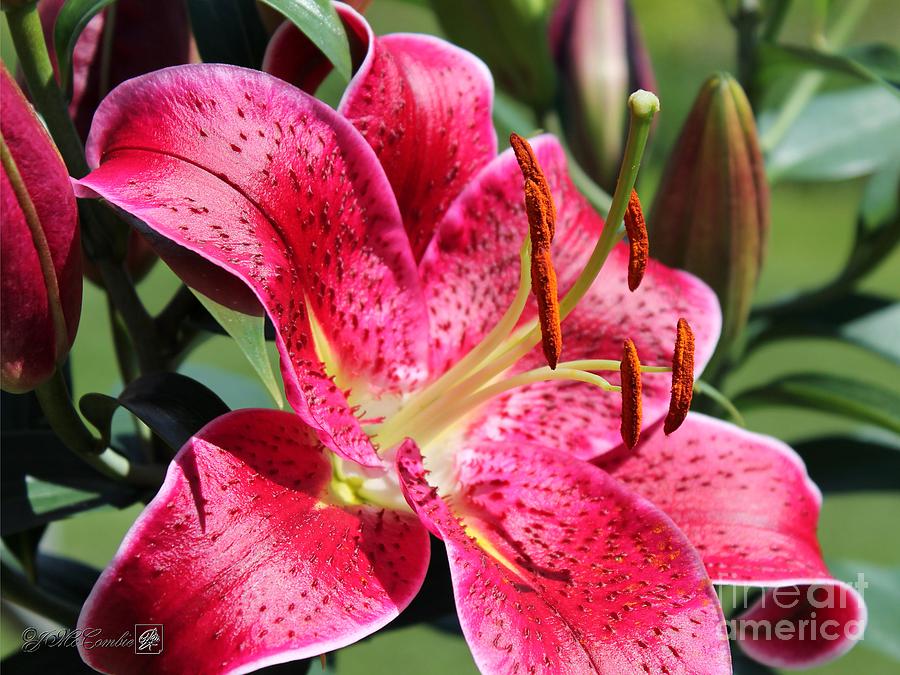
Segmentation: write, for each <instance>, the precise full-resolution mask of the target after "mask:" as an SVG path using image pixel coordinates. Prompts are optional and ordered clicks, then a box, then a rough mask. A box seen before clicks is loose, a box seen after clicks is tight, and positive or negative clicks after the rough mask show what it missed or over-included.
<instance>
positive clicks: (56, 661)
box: [2, 626, 97, 675]
mask: <svg viewBox="0 0 900 675" xmlns="http://www.w3.org/2000/svg"><path fill="white" fill-rule="evenodd" d="M73 627H74V626H73ZM2 664H3V674H4V675H34V674H35V673H65V674H66V675H96V673H97V671H95V670H94V669H93V668H91V667H89V666H87V665H86V664H85V663H84V661H82V660H81V657H80V656H79V655H78V650H77V649H66V648H59V649H47V648H43V649H36V650H34V651H31V652H23V651H21V650H19V649H16V650H15V651H13V652H11V653H10V654H9V656H7V657H6V658H5V659H3V661H2Z"/></svg>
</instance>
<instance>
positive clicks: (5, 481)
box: [0, 431, 144, 536]
mask: <svg viewBox="0 0 900 675" xmlns="http://www.w3.org/2000/svg"><path fill="white" fill-rule="evenodd" d="M0 463H2V472H0V475H2V480H0V485H2V489H0V498H2V509H0V533H2V534H3V536H7V535H9V534H12V533H16V532H23V531H25V530H28V529H31V528H34V527H37V526H39V525H42V524H44V523H49V522H51V521H54V520H59V519H61V518H66V517H68V516H70V515H72V514H74V513H78V512H80V511H86V510H92V509H97V508H102V507H105V506H108V505H112V506H114V507H117V508H123V507H125V506H128V505H130V504H133V503H134V502H136V501H138V500H139V499H141V498H142V497H143V496H144V495H143V493H142V492H141V491H139V490H137V489H135V488H134V487H132V486H129V485H125V484H122V483H118V482H114V481H111V480H110V479H109V478H107V477H105V476H103V475H102V474H100V473H98V472H97V471H96V470H95V469H93V468H92V467H90V466H89V465H88V464H86V463H85V462H83V461H81V460H80V459H78V457H76V456H75V455H74V454H73V453H72V452H71V451H70V450H69V449H68V448H66V447H65V446H64V445H63V444H62V443H61V442H60V440H59V439H58V438H57V437H56V435H55V434H54V433H53V432H50V431H11V432H8V431H4V432H3V452H2V453H0Z"/></svg>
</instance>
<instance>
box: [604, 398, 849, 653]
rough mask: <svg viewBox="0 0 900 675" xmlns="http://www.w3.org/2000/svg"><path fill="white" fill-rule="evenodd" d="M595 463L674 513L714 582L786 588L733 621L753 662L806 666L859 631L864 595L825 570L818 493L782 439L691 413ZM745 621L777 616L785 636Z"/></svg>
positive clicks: (835, 650) (772, 621)
mask: <svg viewBox="0 0 900 675" xmlns="http://www.w3.org/2000/svg"><path fill="white" fill-rule="evenodd" d="M600 466H601V467H603V468H605V469H606V470H608V471H609V472H610V473H611V474H612V475H614V476H615V477H616V478H618V479H619V480H621V481H622V482H624V483H625V484H626V485H629V486H630V487H632V488H633V489H634V490H636V491H637V492H639V493H641V494H643V495H644V496H646V497H647V498H648V499H650V500H651V501H653V503H654V504H656V505H657V506H658V507H659V508H661V509H662V510H664V511H665V512H666V513H667V514H669V516H671V517H672V519H673V520H674V521H675V522H676V523H677V524H678V526H679V527H680V528H681V529H682V530H683V531H684V532H685V534H686V535H687V536H688V538H689V539H690V540H691V542H693V544H694V546H695V547H696V548H697V550H698V551H700V554H701V555H702V556H703V560H704V562H705V564H706V568H707V570H708V571H709V575H710V577H711V578H712V580H713V582H714V583H719V584H735V585H739V586H764V587H791V588H788V589H785V588H782V590H781V591H772V590H770V591H768V592H767V593H766V594H765V595H764V596H763V598H762V600H761V601H760V602H759V603H757V604H756V605H755V606H753V607H752V608H750V609H749V611H747V612H746V613H745V614H743V615H742V616H741V617H738V619H737V621H738V623H737V624H736V628H737V629H738V631H739V632H738V634H737V636H738V638H739V639H740V644H741V645H742V647H743V648H744V650H745V651H746V652H747V653H748V654H749V655H750V656H752V657H753V658H755V659H756V660H758V661H762V662H763V663H767V664H769V665H773V666H779V667H789V668H806V667H810V666H813V665H817V664H820V663H823V662H825V661H828V660H831V659H833V658H836V657H838V656H840V655H841V654H843V653H844V652H846V651H847V650H848V649H849V648H850V647H852V646H853V644H854V642H855V640H856V639H858V638H859V637H861V636H862V632H863V628H864V626H865V621H866V608H865V604H864V602H863V600H862V597H861V596H860V595H859V593H857V591H856V590H855V589H854V588H852V587H851V586H849V585H848V584H845V583H843V582H840V581H837V580H835V579H834V578H832V576H831V574H829V572H828V569H827V568H826V567H825V563H824V562H823V561H822V554H821V551H820V550H819V544H818V541H817V539H816V527H817V523H818V518H819V508H820V506H821V501H822V496H821V493H820V492H819V490H818V488H816V486H815V485H814V484H813V483H812V481H810V479H809V476H808V475H807V473H806V469H805V467H804V466H803V461H802V460H801V459H800V457H799V456H798V455H797V454H796V453H795V452H794V451H793V450H792V449H791V448H790V447H788V446H787V445H785V444H784V443H782V442H780V441H778V440H776V439H774V438H771V437H769V436H762V435H759V434H754V433H751V432H748V431H744V430H742V429H739V428H738V427H735V426H733V425H731V424H728V423H726V422H722V421H720V420H716V419H713V418H710V417H706V416H704V415H700V414H697V413H691V414H689V415H688V417H687V420H686V421H685V423H684V424H683V425H682V427H681V428H680V429H679V430H678V433H676V434H673V435H671V436H666V435H665V434H664V433H663V430H662V428H657V429H655V430H654V431H653V432H652V433H651V434H648V435H647V436H646V437H645V439H644V440H643V441H642V442H641V443H640V444H638V447H637V448H636V449H635V451H634V452H633V453H631V454H628V455H623V456H622V457H619V458H615V457H612V456H610V457H609V458H604V460H602V461H601V462H600ZM792 587H797V588H798V590H797V592H796V593H794V591H793V588H792ZM776 593H777V595H776ZM811 619H815V620H816V622H817V625H818V626H819V627H820V628H819V629H813V628H810V626H811V624H810V623H807V624H806V625H807V627H808V631H807V633H806V636H805V638H804V637H801V636H802V635H803V633H802V629H803V625H802V624H801V623H800V622H801V621H803V620H807V621H810V620H811ZM748 620H749V621H768V622H770V623H769V625H770V626H776V624H777V623H778V622H779V621H784V622H786V623H787V624H789V625H790V626H792V627H793V628H792V630H793V635H792V636H791V637H784V639H779V638H778V636H777V635H776V634H771V633H770V635H771V637H770V638H768V639H767V637H766V631H765V630H762V631H760V632H759V633H755V632H754V631H741V630H740V629H741V625H742V624H741V623H740V622H741V621H744V622H746V621H748ZM825 622H834V623H830V624H826V623H825ZM744 625H749V624H744ZM823 626H824V628H823ZM813 631H815V632H813ZM783 635H785V636H787V632H785V633H783Z"/></svg>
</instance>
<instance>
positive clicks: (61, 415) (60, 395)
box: [34, 368, 163, 487]
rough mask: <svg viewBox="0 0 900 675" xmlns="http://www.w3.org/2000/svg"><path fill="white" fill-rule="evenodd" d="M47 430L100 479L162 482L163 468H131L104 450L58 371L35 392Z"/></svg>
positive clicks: (149, 484) (146, 482)
mask: <svg viewBox="0 0 900 675" xmlns="http://www.w3.org/2000/svg"><path fill="white" fill-rule="evenodd" d="M34 393H35V395H36V396H37V399H38V402H39V403H40V404H41V409H42V410H43V411H44V416H45V417H46V418H47V421H48V422H49V424H50V428H51V429H53V432H54V433H55V434H56V435H57V436H58V437H59V438H60V440H61V441H62V442H63V444H65V446H66V447H67V448H69V449H70V450H71V451H72V452H74V453H75V454H76V455H78V457H80V458H81V459H82V460H83V461H84V462H86V463H87V464H90V465H91V466H92V467H93V468H95V469H96V470H97V471H99V472H100V473H102V474H103V475H105V476H107V477H109V478H111V479H113V480H116V481H127V482H129V483H134V484H136V485H146V486H149V487H158V486H159V485H160V484H161V482H162V478H163V473H162V467H158V466H140V465H132V464H131V463H130V462H129V461H128V460H127V459H126V458H125V457H123V456H122V455H120V454H118V453H117V452H115V451H113V450H111V449H108V448H103V446H102V444H101V441H100V439H98V438H97V437H95V436H94V435H93V434H92V433H91V432H90V431H89V430H88V428H87V427H86V426H85V424H84V421H83V420H82V419H81V416H80V415H79V414H78V412H77V411H76V410H75V406H74V405H73V403H72V397H71V395H70V394H69V387H68V386H67V385H66V381H65V378H64V377H63V375H62V371H61V370H60V369H59V368H57V369H56V371H54V373H53V376H52V377H51V378H50V379H49V380H47V381H46V382H44V384H42V385H40V386H39V387H38V388H37V389H35V390H34Z"/></svg>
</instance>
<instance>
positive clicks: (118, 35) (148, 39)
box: [38, 0, 199, 283]
mask: <svg viewBox="0 0 900 675" xmlns="http://www.w3.org/2000/svg"><path fill="white" fill-rule="evenodd" d="M64 4H65V0H42V1H41V3H40V4H39V5H38V12H39V14H40V17H41V25H42V26H43V28H44V38H45V40H46V42H47V48H48V50H49V52H50V59H51V60H52V61H53V64H54V68H56V50H55V48H54V41H53V28H54V26H55V24H56V17H57V16H58V15H59V12H60V10H61V9H62V6H63V5H64ZM110 30H112V31H113V32H112V36H111V40H110V41H109V47H108V49H109V52H108V54H106V55H105V52H104V50H105V49H107V47H105V46H104V43H105V41H106V40H107V37H106V33H107V32H108V31H110ZM194 51H195V50H194V48H193V41H192V38H191V29H190V22H189V20H188V14H187V9H186V7H185V4H184V3H183V2H176V1H175V0H163V1H162V2H160V0H119V1H118V2H117V3H116V5H115V15H112V14H111V13H110V10H108V9H107V10H105V11H103V12H100V13H99V14H97V15H96V16H95V17H94V18H93V19H91V21H90V22H89V23H88V25H87V26H86V27H85V29H84V30H83V31H82V33H81V35H80V36H79V38H78V41H77V42H76V44H75V50H74V52H73V53H72V99H71V102H70V103H69V114H70V115H71V116H72V119H73V120H74V122H75V127H76V128H77V129H78V133H79V134H80V135H81V138H82V140H85V139H87V135H88V131H89V130H90V128H91V120H92V119H93V117H94V111H96V109H97V106H98V105H99V104H100V101H101V100H102V99H103V97H104V96H106V94H107V93H108V92H109V91H110V90H111V89H112V88H113V87H115V86H116V85H118V84H120V83H122V82H124V81H125V80H129V79H131V78H132V77H135V76H137V75H142V74H143V73H149V72H150V71H153V70H158V69H160V68H165V67H166V66H175V65H180V64H183V63H187V62H188V61H191V60H199V59H198V58H194V57H195V56H196V55H195V54H194ZM104 71H105V72H104ZM125 260H126V265H127V268H128V271H129V272H130V273H131V276H132V277H133V278H134V279H136V280H137V279H141V278H142V277H143V276H144V275H145V274H146V273H147V272H148V271H149V270H150V268H151V267H152V266H153V263H154V262H156V254H155V253H154V252H153V249H151V248H150V245H149V244H147V242H146V241H145V240H144V239H143V238H142V237H141V236H140V235H139V234H138V233H137V232H132V233H131V236H130V237H129V240H128V251H127V254H126V259H125ZM87 262H88V264H87V265H86V266H85V275H86V276H87V277H88V278H89V279H90V280H91V281H93V282H95V283H99V282H100V274H99V272H98V271H97V270H96V269H95V268H94V266H93V265H91V264H90V262H89V261H87Z"/></svg>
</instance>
